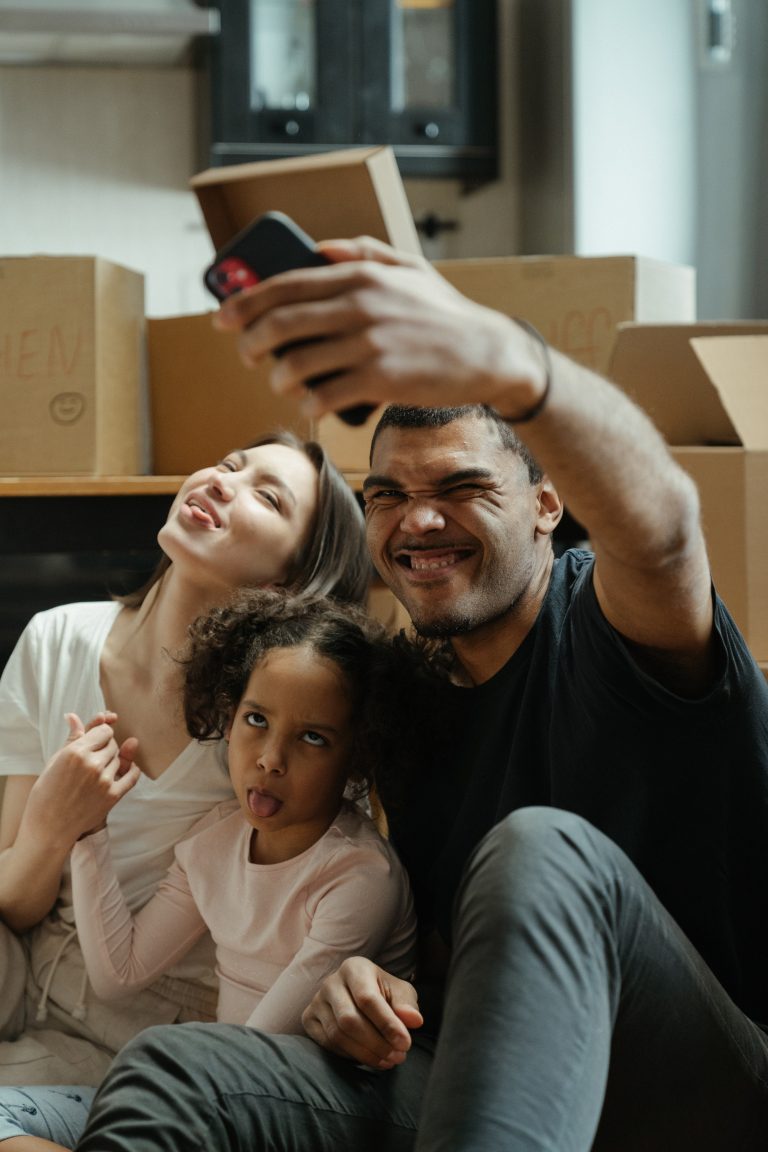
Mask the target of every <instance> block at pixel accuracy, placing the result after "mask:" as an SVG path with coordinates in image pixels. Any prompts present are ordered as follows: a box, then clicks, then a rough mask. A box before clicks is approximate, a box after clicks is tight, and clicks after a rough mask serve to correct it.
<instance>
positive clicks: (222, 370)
mask: <svg viewBox="0 0 768 1152" xmlns="http://www.w3.org/2000/svg"><path fill="white" fill-rule="evenodd" d="M191 187H192V188H193V189H194V191H195V193H196V195H197V197H198V200H199V202H200V206H201V209H202V212H203V215H204V217H205V221H206V224H207V226H208V230H209V232H210V235H211V239H212V241H213V244H214V246H215V247H216V248H217V249H218V248H220V247H221V246H222V245H223V244H224V243H226V241H228V240H230V239H231V238H232V237H233V236H234V235H235V234H236V233H237V232H239V231H240V230H241V229H243V228H245V227H246V225H248V224H249V223H250V222H251V220H253V219H254V217H256V216H259V215H260V214H261V213H263V212H268V211H271V210H275V209H277V210H279V211H282V212H285V213H287V214H288V215H289V216H291V217H292V218H293V219H294V220H295V221H296V223H297V224H299V225H300V226H301V227H302V228H303V229H304V230H305V231H306V232H307V233H308V234H309V235H310V236H311V237H313V239H315V240H321V239H330V238H332V237H346V236H356V235H362V234H367V235H370V236H375V237H377V238H378V239H380V240H384V241H386V242H388V243H390V244H392V245H393V246H394V247H396V248H399V249H401V250H402V251H405V252H410V253H417V254H418V253H420V252H421V246H420V244H419V239H418V235H417V232H416V227H415V225H414V222H413V217H412V215H411V211H410V208H409V206H408V201H407V198H406V195H405V189H404V186H403V183H402V180H401V178H400V173H399V170H398V167H397V162H396V160H395V156H394V153H393V151H392V149H391V148H388V147H384V148H355V149H345V150H344V151H340V152H328V153H323V154H320V155H316V156H307V157H296V158H292V159H288V160H268V161H259V162H257V163H253V164H236V165H232V166H228V167H223V168H211V169H209V170H208V171H206V172H201V173H200V174H199V175H197V176H195V177H193V178H192V181H191ZM147 340H148V348H149V381H150V403H151V411H152V428H153V468H154V471H155V472H157V473H173V474H176V473H179V474H185V473H188V472H191V471H193V470H194V469H195V468H199V467H201V466H202V465H204V464H206V463H208V462H209V461H210V460H211V459H215V458H216V455H217V454H221V453H222V452H227V451H229V450H230V449H231V448H233V447H236V446H237V445H242V444H244V443H247V442H248V441H249V440H251V439H253V438H254V436H257V435H259V434H260V433H262V432H265V431H269V430H271V429H272V428H274V427H275V426H276V425H281V426H282V427H288V428H292V429H293V430H294V431H296V432H297V433H298V434H299V435H301V436H304V437H306V436H310V435H317V438H318V439H320V440H321V441H322V440H323V439H324V436H323V432H324V431H327V432H328V441H329V442H328V443H326V445H325V446H326V447H327V448H328V449H329V452H330V454H331V457H332V458H333V459H334V460H335V462H336V463H337V464H339V463H340V461H339V459H338V457H337V455H336V454H335V453H334V451H333V438H334V434H337V435H342V436H343V434H344V433H345V432H346V431H347V426H346V425H345V424H343V423H342V422H341V421H340V420H339V419H338V417H335V416H331V417H326V418H325V419H324V420H323V421H322V422H321V424H322V431H321V430H320V429H319V428H317V427H315V426H310V425H309V424H308V422H307V421H305V420H304V419H303V418H302V416H301V414H300V412H299V409H298V407H297V405H296V403H295V402H294V401H293V400H280V399H279V398H278V397H276V396H275V395H274V393H273V392H272V391H271V390H270V388H269V379H268V378H269V372H270V369H271V362H269V361H268V362H266V363H265V364H263V365H260V366H259V367H258V368H257V369H256V370H252V369H248V368H245V367H244V366H243V365H242V363H241V362H240V359H239V357H238V353H237V342H236V340H235V338H234V337H233V336H232V335H231V334H229V333H217V332H216V331H215V329H214V328H213V327H212V325H211V315H210V314H203V315H197V316H173V317H162V318H157V319H150V320H149V322H148V332H147ZM368 436H370V432H369V433H368Z"/></svg>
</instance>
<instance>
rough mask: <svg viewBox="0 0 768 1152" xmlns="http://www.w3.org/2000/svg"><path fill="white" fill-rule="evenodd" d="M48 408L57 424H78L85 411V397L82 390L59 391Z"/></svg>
mask: <svg viewBox="0 0 768 1152" xmlns="http://www.w3.org/2000/svg"><path fill="white" fill-rule="evenodd" d="M48 410H49V412H50V413H51V419H52V420H53V421H54V423H56V424H76V423H77V421H78V420H79V419H80V417H81V416H82V415H83V413H84V412H85V397H84V396H83V394H82V392H58V393H57V394H56V395H55V396H54V397H53V399H52V400H51V402H50V404H49V405H48Z"/></svg>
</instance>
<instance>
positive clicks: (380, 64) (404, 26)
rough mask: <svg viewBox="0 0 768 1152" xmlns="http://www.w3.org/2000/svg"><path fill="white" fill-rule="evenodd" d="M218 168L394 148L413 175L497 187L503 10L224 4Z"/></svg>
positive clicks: (337, 0) (379, 2)
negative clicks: (372, 147) (499, 51)
mask: <svg viewBox="0 0 768 1152" xmlns="http://www.w3.org/2000/svg"><path fill="white" fill-rule="evenodd" d="M219 8H220V12H221V31H220V33H219V35H218V36H217V37H216V38H215V39H214V42H213V44H212V48H211V52H212V69H211V102H212V103H211V111H212V115H211V127H212V163H214V164H228V163H242V162H246V161H249V160H258V159H277V158H279V157H283V156H296V155H302V154H304V155H306V154H308V153H312V152H321V151H324V150H328V149H337V148H342V147H347V146H360V145H378V144H390V145H392V147H393V149H394V151H395V154H396V156H397V160H398V164H399V167H400V171H401V172H402V174H403V175H404V176H428V177H430V176H453V177H461V178H466V179H473V178H474V179H491V178H492V177H493V176H494V175H495V174H496V165H497V140H496V137H497V108H496V105H497V80H496V72H497V55H496V53H497V46H496V41H497V17H496V2H495V0H221V3H220V4H219Z"/></svg>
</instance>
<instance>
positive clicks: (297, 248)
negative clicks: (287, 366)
mask: <svg viewBox="0 0 768 1152" xmlns="http://www.w3.org/2000/svg"><path fill="white" fill-rule="evenodd" d="M328 263H329V261H328V260H327V259H326V257H325V256H323V255H321V253H319V252H318V251H317V249H316V248H315V245H314V243H313V242H312V240H311V239H310V238H309V236H307V234H306V233H305V232H303V231H302V230H301V228H299V227H298V225H297V224H295V223H294V221H293V220H291V219H290V218H289V217H288V216H286V215H284V214H283V213H282V212H267V213H265V214H264V215H263V216H259V217H257V219H256V220H254V221H253V223H251V224H250V225H249V226H248V227H247V228H245V229H244V230H243V231H242V232H240V233H238V235H237V236H235V237H234V239H232V240H231V241H230V242H229V243H228V244H226V245H225V246H224V247H223V248H222V249H221V250H220V251H219V252H218V253H217V254H216V258H215V259H214V261H213V263H212V264H211V265H210V266H209V267H208V268H207V269H206V271H205V274H204V281H205V286H206V288H208V290H209V291H210V292H212V293H213V295H214V296H215V297H216V299H217V300H219V301H220V302H222V303H223V302H224V301H225V300H228V299H229V298H230V297H231V296H233V295H235V294H236V293H238V292H242V291H243V290H245V289H247V288H251V287H253V286H254V285H256V284H259V283H261V282H262V281H263V280H268V279H269V278H270V277H271V276H276V275H278V274H279V273H281V272H287V271H290V270H291V269H293V268H317V267H321V266H324V265H327V264H328ZM299 343H300V342H299ZM296 347H297V342H296V341H291V342H290V343H288V344H284V345H282V347H280V348H277V349H275V355H276V356H280V355H282V354H283V353H285V352H287V351H289V350H291V349H294V348H296ZM330 375H332V374H329V376H315V377H313V378H312V379H310V380H308V381H307V387H308V388H317V387H319V386H320V385H321V384H322V383H323V381H324V380H326V379H329V377H330ZM372 411H373V405H370V404H360V405H357V406H356V407H354V408H347V409H344V411H342V412H339V416H340V417H341V419H342V420H344V421H345V422H346V423H347V424H351V425H353V426H357V425H360V424H364V423H365V421H366V420H367V419H368V417H369V416H370V414H371V412H372Z"/></svg>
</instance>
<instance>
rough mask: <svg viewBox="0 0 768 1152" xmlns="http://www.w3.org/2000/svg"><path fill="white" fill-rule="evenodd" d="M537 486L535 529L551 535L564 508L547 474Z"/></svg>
mask: <svg viewBox="0 0 768 1152" xmlns="http://www.w3.org/2000/svg"><path fill="white" fill-rule="evenodd" d="M538 487H539V491H538V495H537V497H536V508H537V512H538V515H537V517H536V531H537V532H539V533H541V535H542V536H551V535H552V533H553V532H554V530H555V528H557V526H558V524H559V523H560V521H561V520H562V518H563V512H564V510H565V508H564V505H563V502H562V500H561V499H560V497H559V495H558V493H557V489H556V488H555V486H554V484H553V483H552V481H551V480H550V479H549V477H548V476H544V478H543V480H541V481H540V482H539V486H538Z"/></svg>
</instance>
